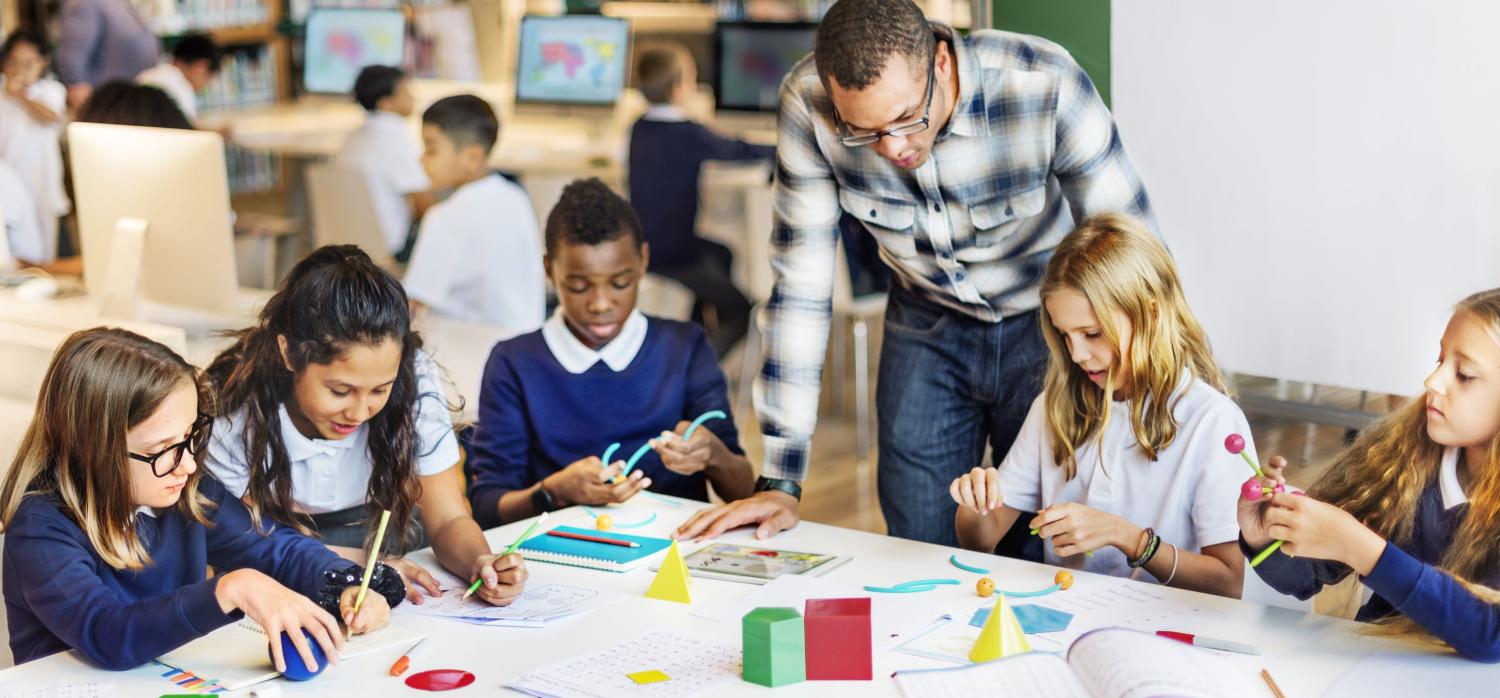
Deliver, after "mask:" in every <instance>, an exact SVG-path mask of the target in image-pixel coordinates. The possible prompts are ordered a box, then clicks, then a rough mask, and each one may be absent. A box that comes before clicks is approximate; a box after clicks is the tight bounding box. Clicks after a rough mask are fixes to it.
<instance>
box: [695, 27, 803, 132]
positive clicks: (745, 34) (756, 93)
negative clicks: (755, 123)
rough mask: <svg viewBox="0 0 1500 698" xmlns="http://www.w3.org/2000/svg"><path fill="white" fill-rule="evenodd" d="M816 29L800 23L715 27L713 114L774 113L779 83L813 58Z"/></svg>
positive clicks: (779, 87)
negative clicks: (718, 111) (714, 112)
mask: <svg viewBox="0 0 1500 698" xmlns="http://www.w3.org/2000/svg"><path fill="white" fill-rule="evenodd" d="M817 29H818V25H816V24H810V23H802V22H719V23H718V24H716V25H714V83H713V84H714V108H715V109H719V110H724V111H748V112H770V113H774V112H775V111H776V94H777V92H778V91H779V90H780V89H781V80H782V78H785V77H786V74H787V73H788V72H790V71H791V69H792V66H794V65H796V64H797V61H800V60H802V57H803V56H806V55H807V54H809V53H812V50H813V35H814V34H815V33H816V32H817Z"/></svg>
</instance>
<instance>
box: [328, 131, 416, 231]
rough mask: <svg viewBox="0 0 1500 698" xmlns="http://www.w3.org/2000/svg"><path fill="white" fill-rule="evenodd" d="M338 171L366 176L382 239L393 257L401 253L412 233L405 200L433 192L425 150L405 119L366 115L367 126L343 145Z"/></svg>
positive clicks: (339, 156)
mask: <svg viewBox="0 0 1500 698" xmlns="http://www.w3.org/2000/svg"><path fill="white" fill-rule="evenodd" d="M334 165H335V166H336V167H339V168H340V169H345V170H353V171H356V172H362V173H364V175H365V181H367V182H369V187H370V198H371V199H372V202H371V203H372V204H374V207H375V218H376V220H379V221H380V232H381V237H383V238H384V239H385V242H386V246H387V247H388V248H390V251H391V252H393V253H394V252H399V251H401V248H402V247H403V246H405V245H406V231H407V230H408V229H410V228H411V206H410V205H409V204H407V201H406V195H407V194H415V193H417V192H424V191H427V190H429V189H431V188H432V182H431V181H429V180H428V179H427V171H426V170H424V169H422V147H421V145H419V144H418V143H417V141H416V139H415V138H413V137H412V133H411V129H410V128H409V127H408V126H407V122H406V119H405V118H403V117H401V116H400V115H397V114H393V113H391V112H388V111H372V112H369V113H367V114H366V116H365V123H364V124H363V125H362V126H360V127H359V130H357V131H355V132H354V133H353V134H350V136H349V139H348V140H346V141H344V148H343V149H342V150H340V151H339V154H338V157H337V158H335V159H334Z"/></svg>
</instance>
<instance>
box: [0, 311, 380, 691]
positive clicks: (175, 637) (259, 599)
mask: <svg viewBox="0 0 1500 698" xmlns="http://www.w3.org/2000/svg"><path fill="white" fill-rule="evenodd" d="M203 397H204V393H203V388H202V384H201V383H200V382H199V380H198V375H197V372H196V371H195V370H194V369H193V368H192V366H190V365H188V363H187V362H186V361H183V359H182V357H180V356H178V355H177V354H176V353H174V352H173V351H172V350H171V349H168V348H167V347H165V346H162V345H161V344H158V343H156V342H153V341H151V340H149V339H146V338H145V337H141V336H140V335H136V334H133V333H130V332H126V331H124V330H117V329H104V328H96V329H92V330H85V331H83V332H79V333H76V334H74V335H73V336H71V337H69V338H68V339H67V341H65V342H64V343H63V345H62V347H60V348H59V349H58V351H57V354H56V355H55V356H53V358H52V365H51V366H50V367H49V368H48V369H47V375H46V378H45V379H44V380H43V383H42V389H41V394H40V395H39V396H38V400H37V411H36V417H35V418H34V419H33V420H32V422H31V427H30V428H29V429H28V430H27V432H26V437H25V440H24V441H22V443H21V448H20V451H19V452H18V453H17V455H16V458H15V461H14V462H13V463H12V464H11V467H10V471H9V473H8V474H7V476H6V478H5V484H4V486H3V488H0V523H3V524H4V526H5V537H6V541H5V543H6V545H5V556H4V570H3V585H4V593H5V606H6V611H7V613H8V614H9V625H10V646H11V651H12V652H13V654H14V655H15V661H16V663H18V664H19V663H23V662H27V661H30V660H33V659H37V658H39V657H43V656H46V655H49V654H53V653H55V652H60V651H63V650H66V649H69V648H72V649H75V650H78V651H79V652H81V653H82V654H83V655H84V656H86V657H87V658H89V659H90V660H92V661H94V662H95V663H97V664H99V665H101V666H103V667H105V668H107V669H128V668H131V667H134V666H137V665H140V664H144V663H145V662H148V661H150V660H151V659H153V658H155V657H157V656H160V655H162V654H165V653H167V652H170V651H171V650H173V649H175V648H177V647H178V646H180V645H183V644H185V643H187V642H189V641H191V640H193V639H195V638H197V637H199V636H201V635H204V634H207V633H209V632H211V631H213V630H215V629H217V628H219V627H220V626H223V625H225V624H228V623H230V622H232V621H234V620H235V619H236V618H238V617H241V616H249V617H250V619H251V620H254V621H255V622H257V623H259V624H260V625H261V627H263V628H265V629H266V631H267V633H268V634H269V635H270V636H272V637H275V636H276V634H277V633H280V632H283V631H286V632H287V633H288V634H289V635H290V636H291V638H292V643H293V644H294V645H296V647H297V649H298V651H299V653H300V654H301V655H302V658H303V661H304V662H306V663H307V665H308V666H316V662H314V660H313V657H312V653H311V651H310V650H309V649H308V646H307V641H306V640H305V639H304V636H303V634H302V632H301V631H302V630H304V629H305V630H306V631H307V632H308V633H309V634H311V635H312V637H313V638H314V639H315V640H316V641H317V642H318V643H319V644H320V645H322V647H323V650H324V652H326V653H327V655H328V656H329V657H330V658H336V657H337V656H338V655H337V651H338V649H340V648H341V647H342V645H343V639H342V633H341V632H340V631H339V626H338V622H337V621H335V620H334V618H335V615H339V616H342V617H343V619H344V620H345V622H347V623H348V624H349V626H350V629H351V630H353V631H354V632H365V631H369V630H374V629H377V628H380V627H383V626H385V624H386V621H387V620H388V618H389V614H390V607H391V606H394V605H396V604H397V603H400V601H401V598H402V596H403V595H404V593H405V588H404V585H403V584H402V581H401V578H400V576H399V575H397V574H396V573H395V571H394V570H391V569H390V568H387V567H384V566H382V567H380V568H379V570H378V573H377V574H375V576H374V580H373V581H372V584H371V591H376V592H379V593H376V594H370V595H368V596H366V598H365V603H364V605H363V606H362V607H361V608H360V611H359V613H358V614H352V613H351V610H352V607H353V605H354V596H355V594H356V592H357V588H358V585H359V580H360V577H361V574H362V570H361V569H360V568H359V566H357V565H355V564H354V563H352V562H349V561H348V560H344V559H341V558H339V557H338V556H337V555H334V554H333V553H331V552H329V551H328V550H327V548H325V547H323V546H322V545H319V544H318V543H317V542H316V541H314V540H311V539H308V538H305V537H303V536H301V535H299V534H298V533H297V532H296V531H293V530H292V529H289V528H285V527H277V528H275V529H273V530H271V531H269V532H268V533H260V532H257V531H256V530H255V529H254V527H253V526H252V524H251V522H250V518H249V516H248V515H247V514H246V512H245V508H244V507H243V506H241V504H240V502H239V500H238V499H236V498H234V497H233V496H232V495H230V494H228V493H227V492H225V490H224V488H223V487H222V486H221V485H219V484H218V483H217V482H215V481H214V480H212V479H210V478H204V477H203V474H202V471H200V470H199V469H198V463H197V458H198V455H199V454H200V453H202V449H203V444H204V442H205V441H207V438H208V433H207V428H208V424H209V422H208V420H207V419H206V418H205V417H204V416H203V414H202V412H201V409H202V407H200V401H202V400H203ZM209 565H212V566H213V567H214V568H215V569H216V570H217V572H218V573H217V575H215V576H214V577H212V578H207V574H206V571H207V568H208V566H209ZM271 648H272V652H273V653H274V661H275V664H276V668H277V670H278V671H281V670H284V669H285V667H286V664H285V659H284V657H282V653H281V643H280V642H273V643H271Z"/></svg>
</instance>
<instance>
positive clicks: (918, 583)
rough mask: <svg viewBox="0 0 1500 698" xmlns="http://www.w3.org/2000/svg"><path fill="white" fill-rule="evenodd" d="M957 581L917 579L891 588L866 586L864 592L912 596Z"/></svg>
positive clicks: (957, 582)
mask: <svg viewBox="0 0 1500 698" xmlns="http://www.w3.org/2000/svg"><path fill="white" fill-rule="evenodd" d="M959 583H960V582H959V581H958V580H957V579H918V580H915V581H911V582H902V583H900V584H897V585H896V586H892V587H875V586H867V587H865V591H870V592H875V593H878V594H913V593H916V592H920V591H932V590H933V589H936V588H938V587H939V586H941V585H947V584H959Z"/></svg>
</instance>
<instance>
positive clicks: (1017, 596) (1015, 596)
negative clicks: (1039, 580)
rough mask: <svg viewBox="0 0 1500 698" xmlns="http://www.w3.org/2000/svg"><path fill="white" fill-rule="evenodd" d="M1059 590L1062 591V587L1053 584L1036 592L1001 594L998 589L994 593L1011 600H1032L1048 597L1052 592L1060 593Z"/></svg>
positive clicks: (1007, 592)
mask: <svg viewBox="0 0 1500 698" xmlns="http://www.w3.org/2000/svg"><path fill="white" fill-rule="evenodd" d="M1061 590H1062V585H1061V584H1053V585H1052V586H1050V587H1047V588H1046V589H1038V590H1036V591H1006V592H1002V591H1000V590H999V589H996V590H995V592H996V593H1003V594H1005V595H1006V596H1008V597H1010V598H1012V599H1029V598H1033V597H1037V596H1046V595H1048V594H1050V593H1052V592H1054V591H1061Z"/></svg>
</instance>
